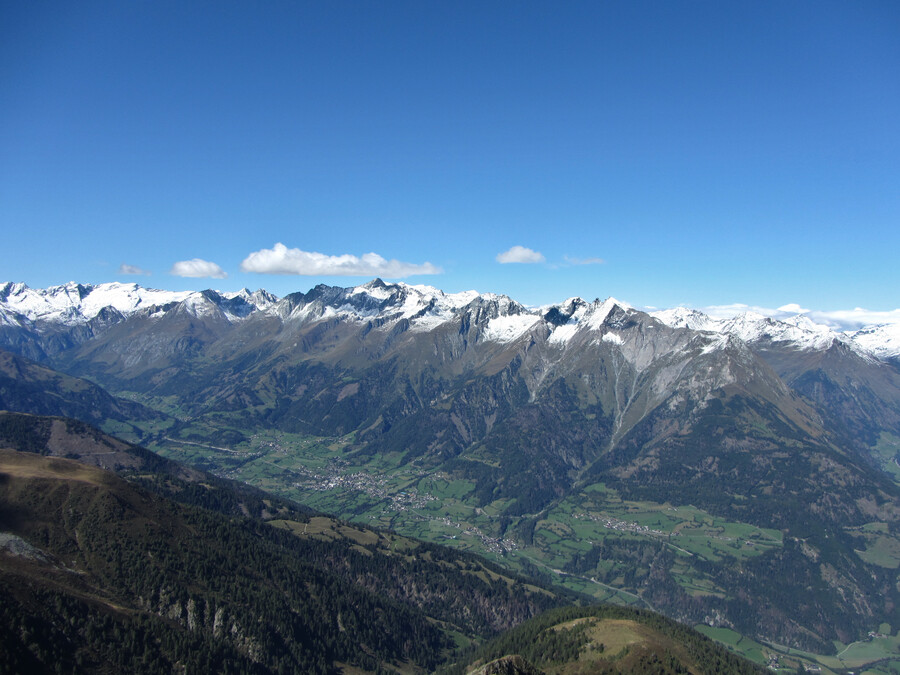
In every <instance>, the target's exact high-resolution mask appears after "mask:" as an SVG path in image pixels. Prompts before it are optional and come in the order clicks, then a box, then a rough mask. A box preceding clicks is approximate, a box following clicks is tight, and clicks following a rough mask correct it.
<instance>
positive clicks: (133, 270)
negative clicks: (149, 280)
mask: <svg viewBox="0 0 900 675" xmlns="http://www.w3.org/2000/svg"><path fill="white" fill-rule="evenodd" d="M119 274H134V275H138V276H144V277H149V276H150V272H148V271H147V270H144V269H141V268H140V267H138V266H137V265H129V264H128V263H122V264H121V265H119Z"/></svg>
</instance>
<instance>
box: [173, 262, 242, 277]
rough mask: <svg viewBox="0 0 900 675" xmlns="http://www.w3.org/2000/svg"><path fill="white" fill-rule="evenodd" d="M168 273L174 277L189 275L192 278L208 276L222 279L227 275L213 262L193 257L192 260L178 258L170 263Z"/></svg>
mask: <svg viewBox="0 0 900 675" xmlns="http://www.w3.org/2000/svg"><path fill="white" fill-rule="evenodd" d="M169 274H171V275H173V276H176V277H190V278H194V279H199V278H205V277H210V278H213V279H224V278H225V277H227V276H228V274H226V273H225V270H223V269H222V268H221V267H219V266H218V265H216V263H214V262H209V261H208V260H201V259H200V258H193V259H192V260H179V261H178V262H177V263H175V264H174V265H172V269H170V270H169Z"/></svg>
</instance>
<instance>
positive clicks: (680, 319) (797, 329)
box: [651, 307, 872, 354]
mask: <svg viewBox="0 0 900 675" xmlns="http://www.w3.org/2000/svg"><path fill="white" fill-rule="evenodd" d="M651 316H653V317H655V318H656V319H658V320H659V321H661V322H663V323H664V324H666V325H668V326H672V327H674V328H690V329H691V330H699V331H705V332H711V333H721V334H727V335H731V336H734V337H737V338H740V339H741V340H743V341H744V342H748V343H751V344H753V343H757V342H760V341H762V340H770V341H772V342H787V343H790V344H791V345H792V346H793V347H794V348H795V349H801V350H823V349H828V348H829V347H831V346H832V345H833V344H834V343H835V342H841V343H843V344H846V345H847V346H849V347H850V348H852V349H853V350H854V351H857V352H859V353H862V354H871V353H872V352H871V349H868V348H866V347H865V346H864V345H862V344H861V343H859V342H857V341H854V340H853V339H852V338H851V336H850V335H849V334H847V333H840V332H838V331H835V330H834V329H832V328H830V327H828V326H824V325H822V324H817V323H815V322H814V321H812V320H811V319H810V318H809V317H808V316H806V315H805V314H797V315H795V316H792V317H789V318H786V319H780V320H779V319H773V318H771V317H768V316H764V315H763V314H759V313H757V312H743V313H741V314H738V315H737V316H734V317H732V318H729V319H714V318H712V317H710V316H707V315H706V314H704V313H703V312H700V311H698V310H696V309H688V308H685V307H676V308H674V309H667V310H661V311H656V312H651Z"/></svg>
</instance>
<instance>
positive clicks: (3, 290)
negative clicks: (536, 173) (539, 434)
mask: <svg viewBox="0 0 900 675" xmlns="http://www.w3.org/2000/svg"><path fill="white" fill-rule="evenodd" d="M289 298H293V299H289ZM289 298H286V299H285V300H283V301H279V299H278V298H277V297H275V296H274V295H272V294H270V293H268V292H267V291H264V290H258V291H255V292H251V291H249V290H248V289H242V290H240V291H238V292H236V293H220V292H217V291H164V290H158V289H152V288H144V287H141V286H138V285H137V284H135V283H127V284H125V283H117V282H112V283H104V284H97V285H90V284H78V283H75V282H70V283H68V284H64V285H62V286H53V287H50V288H46V289H32V288H29V287H28V286H26V285H25V284H24V283H11V282H7V283H2V284H0V326H9V327H14V326H26V325H30V326H31V327H34V326H35V325H37V326H40V325H41V324H42V323H60V324H64V325H69V326H74V325H78V324H84V323H87V322H89V321H91V320H92V319H95V318H96V317H97V316H98V315H99V314H100V313H101V311H103V310H104V309H106V308H112V309H114V310H116V311H117V312H119V313H121V314H122V315H123V316H128V315H129V314H132V313H134V312H137V311H141V310H146V309H148V308H152V307H159V308H160V311H163V309H162V308H163V307H167V306H171V304H172V303H181V305H180V310H179V311H185V312H188V313H190V314H192V315H194V316H208V315H211V314H213V313H217V312H221V313H222V315H223V316H224V318H225V319H226V320H228V321H230V322H234V321H239V320H241V319H244V318H246V317H247V316H249V315H250V314H252V313H255V312H259V311H262V312H266V313H273V314H275V315H277V316H280V317H281V318H282V319H288V318H290V319H291V320H299V321H313V320H320V319H323V318H328V317H340V318H343V319H352V320H357V321H369V320H371V319H373V318H375V317H378V318H381V319H387V320H389V321H395V320H401V319H406V320H407V321H409V329H410V330H412V331H417V332H422V331H431V330H434V329H436V328H438V327H439V326H441V325H443V324H446V323H447V322H449V321H452V320H454V319H455V318H456V317H458V316H459V315H460V314H461V313H463V312H467V311H471V312H473V317H474V319H473V320H475V321H478V322H479V325H482V326H483V331H484V332H483V339H485V340H488V341H495V342H501V343H502V342H510V341H513V340H516V339H518V338H519V337H521V336H522V335H524V334H525V333H527V332H528V331H529V330H530V329H531V328H532V327H533V326H534V325H535V324H536V323H538V322H539V321H540V320H541V319H543V320H544V321H546V322H547V324H548V327H549V328H550V329H551V334H550V337H549V341H550V343H551V344H555V345H559V346H563V345H565V344H567V343H568V342H570V341H571V340H572V339H573V338H574V337H575V336H576V335H578V334H579V333H581V332H582V331H593V332H598V333H601V334H603V333H604V332H605V331H606V330H608V329H609V326H606V325H605V323H606V320H607V317H608V316H609V314H610V312H612V311H613V309H614V308H616V307H619V308H622V309H624V310H626V311H634V310H632V308H631V307H630V306H629V305H627V304H625V303H622V302H619V301H617V300H616V299H615V298H607V299H606V300H604V301H602V302H601V301H594V302H592V303H588V302H586V301H584V300H583V299H581V298H577V297H573V298H569V299H567V300H566V301H564V302H562V303H560V304H557V305H548V306H545V307H540V308H532V309H528V308H526V307H524V306H523V305H521V304H519V303H517V302H516V301H514V300H512V299H511V298H509V297H507V296H504V295H497V294H493V293H484V294H479V293H478V292H477V291H464V292H461V293H444V292H443V291H441V290H440V289H437V288H434V287H432V286H426V285H409V284H405V283H385V282H383V281H381V280H380V279H374V280H372V281H369V282H367V283H365V284H361V285H359V286H356V287H352V288H344V289H342V288H333V287H328V286H317V287H316V288H315V289H313V290H311V291H309V293H306V294H303V293H299V294H294V295H293V296H289ZM285 303H286V304H285ZM650 315H651V316H653V317H654V318H656V319H657V320H659V321H660V322H662V323H663V324H665V325H667V326H671V327H674V328H686V329H690V330H694V331H702V332H708V333H715V334H726V335H730V336H732V337H737V338H739V339H741V340H743V341H744V342H748V343H751V344H753V343H759V342H760V341H765V340H768V341H771V342H775V343H788V344H790V345H791V346H792V347H794V348H796V349H801V350H823V349H828V348H829V347H831V346H832V345H833V344H835V343H836V342H839V343H842V344H844V345H847V346H849V347H850V348H851V349H853V350H854V351H856V352H857V353H859V354H862V355H866V356H869V357H875V358H879V359H888V358H897V357H900V324H884V325H878V326H869V327H866V328H862V329H860V330H856V331H847V332H841V331H838V330H835V329H833V328H831V327H829V326H826V325H823V324H819V323H816V322H814V321H813V320H811V319H810V317H809V316H808V315H807V314H806V313H798V314H796V315H795V316H792V317H789V318H781V319H773V318H771V317H768V316H765V315H763V314H759V313H755V312H749V311H745V312H743V313H741V314H737V315H736V316H733V317H731V318H713V317H711V316H709V315H707V314H705V313H703V312H701V311H698V310H696V309H689V308H685V307H675V308H672V309H666V310H661V311H653V312H650ZM596 339H601V338H600V337H598V338H596ZM602 339H605V340H606V341H607V342H610V343H613V344H617V342H616V339H615V337H614V336H610V337H608V338H606V337H603V338H602ZM620 339H621V338H620Z"/></svg>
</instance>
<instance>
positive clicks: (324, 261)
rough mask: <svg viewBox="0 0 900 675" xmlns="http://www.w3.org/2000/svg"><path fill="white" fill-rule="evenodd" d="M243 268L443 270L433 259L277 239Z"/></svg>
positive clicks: (387, 272)
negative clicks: (323, 248)
mask: <svg viewBox="0 0 900 675" xmlns="http://www.w3.org/2000/svg"><path fill="white" fill-rule="evenodd" d="M241 270H242V271H243V272H253V273H255V274H294V275H298V276H352V277H368V276H374V277H387V278H389V279H398V278H402V277H409V276H415V275H419V274H442V273H443V270H442V269H441V268H440V267H437V266H436V265H432V264H431V263H430V262H425V263H422V264H415V263H407V262H401V261H400V260H387V259H385V258H383V257H382V256H380V255H378V254H377V253H365V254H363V255H362V256H355V255H351V254H344V255H326V254H324V253H317V252H314V251H303V250H301V249H299V248H288V247H287V246H285V245H284V244H282V243H277V244H275V246H273V247H272V248H270V249H261V250H259V251H254V252H253V253H251V254H250V255H248V256H247V257H246V258H244V260H243V262H241Z"/></svg>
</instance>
